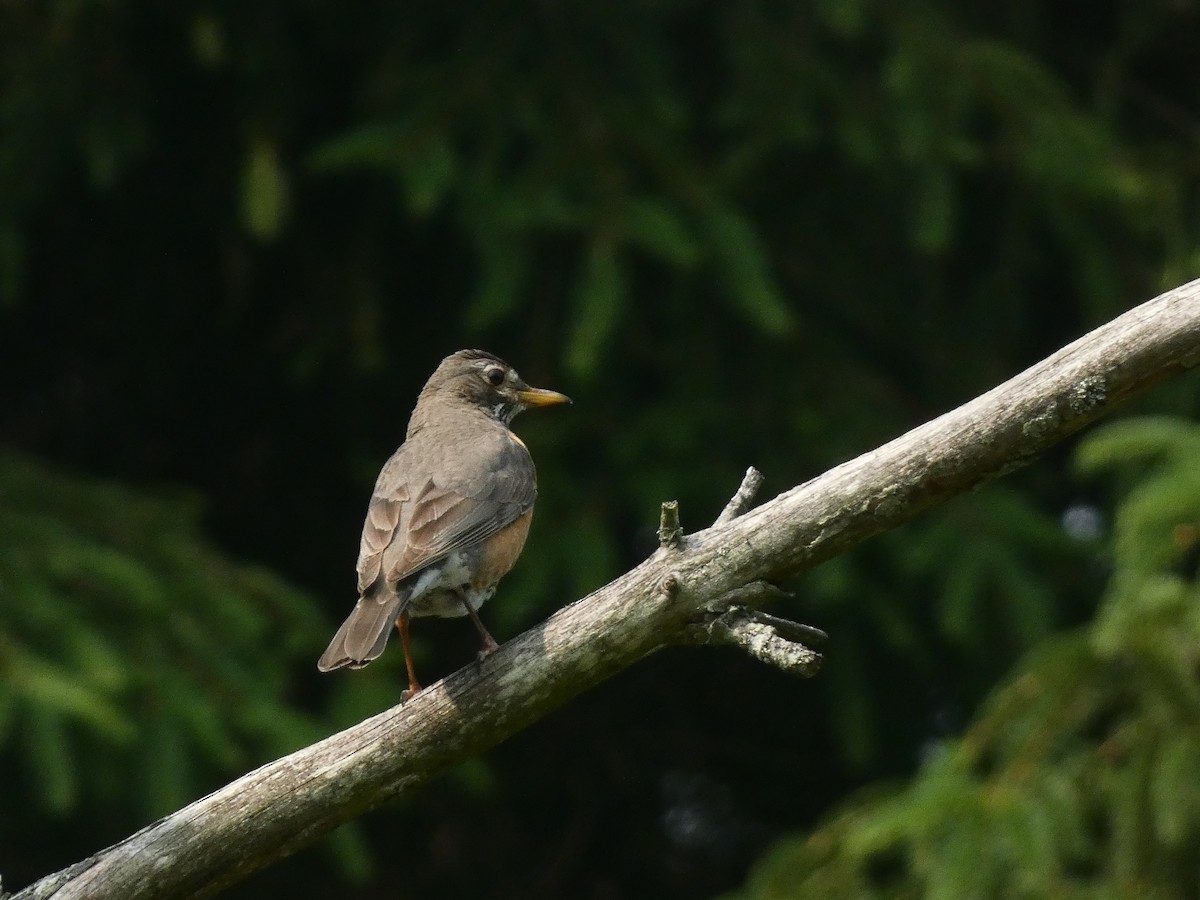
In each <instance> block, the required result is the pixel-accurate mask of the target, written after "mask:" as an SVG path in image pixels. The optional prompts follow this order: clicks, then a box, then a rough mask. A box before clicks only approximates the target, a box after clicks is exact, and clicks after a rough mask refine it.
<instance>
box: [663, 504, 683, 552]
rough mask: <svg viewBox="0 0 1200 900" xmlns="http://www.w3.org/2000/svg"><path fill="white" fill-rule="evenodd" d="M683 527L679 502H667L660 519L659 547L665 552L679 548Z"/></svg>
mask: <svg viewBox="0 0 1200 900" xmlns="http://www.w3.org/2000/svg"><path fill="white" fill-rule="evenodd" d="M682 537H683V527H682V526H681V525H680V524H679V501H678V500H665V501H663V505H662V514H661V515H660V516H659V519H658V545H659V546H660V547H662V548H663V549H664V550H666V549H671V548H674V547H678V546H679V541H680V539H681V538H682Z"/></svg>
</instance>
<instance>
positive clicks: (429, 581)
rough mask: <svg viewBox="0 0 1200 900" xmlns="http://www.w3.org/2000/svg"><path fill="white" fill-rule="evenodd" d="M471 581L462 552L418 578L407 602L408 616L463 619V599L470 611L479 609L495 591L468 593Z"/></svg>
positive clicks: (450, 556)
mask: <svg viewBox="0 0 1200 900" xmlns="http://www.w3.org/2000/svg"><path fill="white" fill-rule="evenodd" d="M470 581H471V572H470V570H469V569H468V567H467V559H466V555H465V554H464V553H462V552H461V551H456V552H454V553H451V554H450V555H449V556H447V557H446V558H445V559H444V560H442V561H441V562H440V563H437V564H435V565H432V566H430V567H429V568H428V569H426V570H425V571H424V572H422V573H421V574H420V575H419V576H417V582H416V584H414V585H413V589H412V594H411V595H410V596H409V600H408V614H409V615H410V616H413V617H416V618H419V617H421V616H439V617H441V618H444V619H455V618H458V617H459V616H465V615H466V614H467V610H466V608H465V607H464V606H463V598H464V597H465V598H466V600H467V602H469V603H470V604H471V608H472V609H479V607H481V606H483V604H484V603H486V602H487V601H488V599H489V598H491V596H492V594H494V593H495V592H496V589H495V588H494V587H493V588H491V589H489V590H486V591H475V590H472V589H471V586H470Z"/></svg>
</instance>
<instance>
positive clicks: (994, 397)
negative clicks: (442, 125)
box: [15, 281, 1200, 900]
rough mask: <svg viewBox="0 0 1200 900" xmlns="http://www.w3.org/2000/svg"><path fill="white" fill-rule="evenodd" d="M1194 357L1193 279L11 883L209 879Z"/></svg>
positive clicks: (420, 779)
mask: <svg viewBox="0 0 1200 900" xmlns="http://www.w3.org/2000/svg"><path fill="white" fill-rule="evenodd" d="M1197 364H1200V281H1193V282H1191V283H1189V284H1186V285H1184V286H1182V287H1179V288H1177V289H1175V290H1173V291H1169V292H1167V293H1165V294H1163V295H1161V296H1159V297H1158V298H1156V299H1154V300H1152V301H1150V302H1148V303H1145V304H1143V305H1142V306H1139V307H1137V308H1136V309H1133V310H1131V311H1130V312H1128V313H1126V314H1125V315H1123V316H1121V317H1119V318H1117V319H1115V320H1114V321H1112V322H1110V323H1109V324H1107V325H1105V326H1103V327H1101V328H1098V329H1097V330H1095V331H1093V332H1092V333H1091V334H1089V335H1087V336H1085V337H1083V338H1081V339H1079V340H1078V341H1076V342H1074V343H1072V344H1070V345H1069V346H1067V347H1065V348H1063V349H1062V350H1060V351H1059V352H1057V353H1055V354H1054V355H1053V356H1051V357H1049V358H1048V359H1046V360H1044V361H1043V362H1041V363H1038V364H1037V365H1035V366H1033V367H1032V368H1030V369H1028V370H1026V371H1025V372H1023V373H1021V374H1020V375H1018V376H1016V377H1015V378H1013V379H1011V380H1009V381H1007V382H1005V383H1004V384H1002V385H1000V386H999V387H996V388H994V389H993V390H991V391H988V392H987V393H986V394H984V395H982V396H981V397H978V398H976V399H975V400H972V401H971V402H969V403H967V404H965V405H964V406H962V407H960V408H958V409H956V410H954V411H953V412H950V413H947V414H945V415H943V416H941V417H939V418H938V419H935V420H934V421H932V422H929V423H927V424H925V425H922V426H921V427H919V428H916V429H914V430H913V431H911V432H909V433H908V434H905V435H903V436H902V437H899V438H897V439H896V440H893V441H892V442H890V443H888V444H886V445H884V446H883V447H880V448H879V449H877V450H874V451H872V452H870V453H866V454H863V455H862V456H860V457H858V458H857V459H853V460H850V461H849V462H846V463H843V464H841V465H839V466H837V467H836V468H834V469H832V470H830V471H829V472H826V473H825V474H824V475H822V476H820V477H818V478H815V479H813V480H812V481H809V482H808V483H806V484H803V485H800V486H798V487H796V488H793V489H791V490H789V491H787V492H785V493H783V494H781V495H779V496H778V497H776V498H774V499H773V500H771V501H769V502H767V503H764V504H762V505H761V506H759V507H757V508H755V509H752V510H749V511H746V512H744V513H743V514H741V515H733V516H731V517H726V516H725V515H723V516H722V518H721V520H720V521H719V524H716V525H714V526H713V527H711V528H708V529H706V530H704V531H701V532H698V533H695V534H691V535H684V536H681V537H679V539H678V540H677V541H674V542H671V543H670V544H669V545H668V546H664V547H660V548H659V549H658V550H657V551H656V552H655V553H654V555H653V556H651V557H650V558H649V559H648V560H646V561H645V562H644V563H642V564H641V565H639V566H638V567H637V568H635V569H633V570H632V571H630V572H628V573H626V574H625V575H622V576H621V577H620V578H618V579H616V580H615V581H613V582H612V583H610V584H608V585H606V586H605V587H603V588H601V589H599V590H597V591H595V592H594V593H592V594H590V595H589V596H587V597H585V598H583V599H582V600H579V601H577V602H575V603H572V604H571V605H570V606H567V607H566V608H565V609H563V610H561V611H559V612H558V613H556V614H555V615H554V616H552V617H551V618H550V619H548V620H547V621H545V622H543V623H542V624H540V625H538V626H536V627H535V628H533V629H531V630H529V631H527V632H526V633H524V634H522V635H521V636H519V637H517V638H515V639H513V640H512V641H509V642H508V643H507V644H505V645H504V646H503V647H501V648H500V649H499V650H498V651H497V652H495V653H493V654H492V655H491V656H489V657H487V658H486V659H484V660H483V661H482V662H480V663H478V664H473V665H470V666H467V667H466V668H464V669H462V670H460V671H459V672H457V673H455V674H454V675H452V676H450V677H449V678H447V679H445V680H444V681H442V682H439V683H438V684H435V685H433V686H432V687H430V688H428V689H426V690H425V691H424V692H422V693H421V694H419V695H417V696H416V697H415V698H413V699H412V700H411V701H410V702H408V703H406V704H404V705H403V706H396V707H394V708H392V709H389V710H387V711H386V712H382V713H380V714H378V715H376V716H373V717H371V718H370V719H367V720H366V721H364V722H362V723H360V724H358V725H355V726H354V727H352V728H349V729H347V730H345V731H343V732H341V733H340V734H335V735H333V736H331V737H329V738H326V739H325V740H323V741H320V742H318V743H316V744H313V745H312V746H309V747H305V748H304V749H302V750H299V751H297V752H295V753H293V754H291V755H290V756H287V757H284V758H283V759H280V760H277V761H275V762H272V763H269V764H268V765H265V766H263V767H262V768H260V769H257V770H256V771H254V772H251V773H250V774H248V775H245V776H244V777H242V778H240V779H238V780H237V781H235V782H233V783H231V784H230V785H228V786H226V787H224V788H222V789H220V790H218V791H216V792H215V793H213V794H210V795H209V796H207V797H205V798H203V799H201V800H198V801H196V802H195V803H192V804H191V805H189V806H187V807H185V808H184V809H182V810H180V811H178V812H176V813H173V814H171V815H169V816H167V817H165V818H163V819H161V820H159V821H158V822H155V823H154V824H153V825H150V826H149V827H147V828H145V829H143V830H142V831H140V832H138V833H137V834H134V835H132V836H131V837H129V838H127V839H126V840H124V841H122V842H120V843H119V844H116V845H114V846H112V847H110V848H108V849H106V850H103V851H101V852H100V853H97V854H96V855H95V856H93V857H91V858H90V859H87V860H84V861H82V862H79V863H76V864H75V865H73V866H71V867H69V868H67V869H65V870H63V871H62V872H58V873H56V874H54V875H50V876H47V877H46V878H43V879H42V880H40V881H39V882H37V883H36V884H34V885H32V886H30V887H28V888H26V889H25V890H23V891H21V892H19V893H17V894H16V895H15V896H16V897H18V898H21V900H26V898H48V897H54V898H82V897H87V898H95V900H104V898H114V900H116V898H120V900H138V898H149V897H154V898H169V897H185V896H195V895H201V896H203V895H208V894H212V893H215V892H217V891H219V890H220V889H221V888H223V887H225V886H227V885H229V884H231V883H233V882H235V881H237V880H238V879H240V878H242V877H244V876H245V875H247V874H249V873H251V872H253V871H255V870H257V869H260V868H262V867H264V866H266V865H268V864H270V863H272V862H274V861H275V860H278V859H280V858H282V857H284V856H287V855H288V854H290V853H292V852H294V851H295V850H297V849H299V848H301V847H303V846H305V845H306V844H309V843H311V842H312V841H314V840H316V839H317V838H318V837H319V836H320V835H322V834H324V833H326V832H327V831H329V830H330V829H332V828H335V827H336V826H338V825H339V824H341V823H343V822H346V821H348V820H350V819H352V818H354V817H355V816H357V815H360V814H361V813H363V812H365V811H367V810H370V809H373V808H375V807H378V806H380V805H382V804H384V803H387V802H390V801H391V800H393V799H395V798H396V797H398V796H399V795H401V794H403V793H405V792H406V791H411V790H413V789H415V788H417V787H418V786H420V785H421V784H423V783H424V782H426V781H427V780H429V779H430V778H432V777H434V776H435V775H437V774H438V773H439V772H441V771H443V770H445V769H446V768H448V767H450V766H453V765H455V764H456V763H459V762H461V761H463V760H465V759H467V758H469V757H472V756H475V755H477V754H479V753H481V752H483V751H484V750H486V749H487V748H489V747H491V746H493V745H495V744H497V743H499V742H500V741H502V740H504V739H505V738H507V737H509V736H510V735H512V734H514V733H515V732H517V731H519V730H520V729H522V728H524V727H525V726H526V725H528V724H530V723H531V722H533V721H535V720H537V719H539V718H541V717H542V716H545V715H546V714H547V713H548V712H550V711H551V710H552V709H554V708H555V707H557V706H559V705H560V704H562V703H564V702H565V701H567V700H568V699H570V698H571V697H573V696H575V695H576V694H579V693H581V692H582V691H585V690H587V689H589V688H591V687H593V686H595V685H596V684H598V683H599V682H601V681H603V680H604V679H605V678H607V677H609V676H610V675H612V674H614V673H616V672H618V671H620V670H621V669H623V668H625V667H627V666H629V665H632V664H633V663H634V662H636V661H637V660H639V659H640V658H642V657H643V656H645V655H647V654H649V653H652V652H653V651H655V650H657V649H658V648H660V647H663V646H666V645H670V644H676V643H684V642H691V641H695V640H696V629H697V627H698V626H704V625H705V624H706V623H712V622H714V621H725V622H726V624H727V625H728V624H729V620H721V619H720V617H721V616H722V615H724V614H725V613H726V612H728V611H729V609H730V607H731V606H732V605H733V604H735V603H736V604H737V605H738V606H739V607H740V608H746V607H747V605H749V606H753V605H755V604H757V603H761V602H763V600H764V599H766V598H769V597H770V596H772V595H773V594H774V593H776V592H775V591H773V590H771V589H770V583H771V582H773V581H778V580H780V579H783V578H786V577H791V576H794V575H796V574H797V573H799V572H802V571H804V570H805V569H807V568H810V567H812V566H814V565H816V564H817V563H819V562H821V561H822V560H825V559H828V558H830V557H832V556H834V555H836V554H839V553H841V552H844V551H845V550H847V549H848V548H850V547H852V546H854V545H856V544H859V543H861V542H862V541H864V540H866V539H867V538H868V537H870V536H872V535H874V534H877V533H879V532H881V531H884V530H886V529H889V528H893V527H895V526H896V525H899V524H900V523H902V522H904V521H906V520H907V519H910V518H912V517H913V516H915V515H917V514H918V513H920V512H921V511H923V510H925V509H927V508H929V507H931V506H933V505H935V504H937V503H941V502H944V501H946V500H948V499H949V498H951V497H953V496H955V495H957V494H959V493H962V492H963V491H966V490H968V489H970V488H972V487H974V486H976V485H978V484H980V483H982V482H985V481H988V480H990V479H992V478H995V477H997V476H999V475H1003V474H1005V473H1006V472H1009V471H1012V470H1013V469H1016V468H1018V467H1020V466H1023V465H1026V464H1028V463H1029V462H1031V461H1033V460H1034V459H1036V458H1037V456H1038V455H1039V454H1041V453H1042V452H1043V451H1045V450H1046V449H1047V448H1048V447H1050V446H1052V445H1053V444H1055V443H1056V442H1058V441H1060V440H1062V439H1063V438H1065V437H1066V436H1068V435H1070V434H1071V433H1073V432H1075V431H1076V430H1078V429H1079V428H1081V427H1083V426H1084V425H1086V424H1088V423H1089V422H1092V421H1094V420H1095V419H1096V418H1098V417H1099V416H1101V415H1102V414H1104V413H1106V412H1108V411H1109V410H1110V409H1112V408H1113V407H1114V406H1115V405H1116V404H1117V403H1119V402H1120V401H1122V400H1125V399H1127V398H1129V397H1131V396H1134V395H1136V394H1138V393H1140V392H1142V391H1145V390H1146V389H1147V388H1149V387H1151V386H1152V385H1155V384H1157V383H1159V382H1161V381H1163V380H1164V379H1167V378H1170V377H1173V376H1175V375H1178V374H1179V373H1181V372H1182V371H1184V370H1186V369H1188V368H1191V367H1194V366H1196V365H1197ZM748 493H752V491H749V492H748ZM748 503H749V499H748V498H745V499H743V500H741V501H736V498H735V501H731V506H732V508H733V510H734V512H735V513H736V512H738V511H741V509H742V508H744V507H745V506H747V505H748ZM775 624H776V625H778V624H779V623H778V622H776V623H775ZM737 627H739V628H740V627H741V626H740V625H738V626H737ZM772 627H774V626H772ZM710 630H711V629H710ZM786 630H787V629H786V628H783V629H782V630H781V629H776V633H777V634H782V632H783V631H786ZM797 633H800V634H804V633H805V632H803V630H801V631H799V632H797ZM794 637H795V635H791V636H787V635H785V639H786V640H792V639H793V638H794ZM733 641H734V642H735V643H736V642H739V641H740V642H741V643H747V642H746V641H744V640H741V639H740V638H735V639H733ZM775 649H778V648H775ZM772 652H774V651H772ZM767 655H768V656H769V655H771V654H770V653H768V654H767ZM785 655H786V654H785ZM795 664H796V665H798V666H799V668H800V669H801V670H804V671H806V670H807V669H806V668H805V666H804V665H803V661H796V663H795ZM347 677H353V676H352V675H351V676H347ZM397 687H398V688H399V686H397Z"/></svg>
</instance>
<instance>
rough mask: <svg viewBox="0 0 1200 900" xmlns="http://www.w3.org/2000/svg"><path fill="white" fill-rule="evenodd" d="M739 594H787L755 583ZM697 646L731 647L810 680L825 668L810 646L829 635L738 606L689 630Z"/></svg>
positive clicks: (761, 583)
mask: <svg viewBox="0 0 1200 900" xmlns="http://www.w3.org/2000/svg"><path fill="white" fill-rule="evenodd" d="M768 589H770V590H768ZM735 593H738V594H739V595H748V594H750V593H753V594H755V595H758V597H759V599H760V600H761V595H763V594H764V593H766V594H768V595H772V596H774V595H778V594H782V593H783V592H782V591H780V590H779V589H778V588H775V587H774V585H770V584H768V583H767V582H754V583H753V584H749V585H746V586H745V587H744V588H740V589H739V591H737V592H735ZM687 636H688V638H689V639H690V640H691V641H693V642H694V643H697V644H729V645H731V646H734V647H737V648H738V649H740V650H742V651H744V652H746V653H748V654H750V655H751V656H752V657H754V658H755V659H757V660H759V661H760V662H764V663H767V664H768V665H771V666H774V667H775V668H777V669H781V670H783V671H785V672H790V673H792V674H794V675H800V676H802V677H805V678H808V677H811V676H813V675H815V674H816V673H817V670H818V669H819V668H820V667H821V654H820V653H818V652H817V651H815V650H813V649H812V648H811V647H809V646H808V643H819V642H821V641H824V640H826V638H827V635H826V634H825V632H823V631H821V630H820V629H819V628H813V627H812V626H811V625H801V624H800V623H799V622H792V621H789V620H787V619H781V618H779V617H778V616H771V615H767V614H766V613H763V612H759V611H758V610H757V609H754V608H752V607H749V606H742V605H734V606H730V607H728V608H727V609H725V610H724V611H723V612H716V613H711V614H710V615H709V617H707V618H706V619H705V620H704V621H703V622H698V623H697V624H695V625H693V626H691V627H690V628H689V629H688V630H687Z"/></svg>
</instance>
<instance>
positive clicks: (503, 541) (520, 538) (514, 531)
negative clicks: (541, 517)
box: [471, 509, 533, 590]
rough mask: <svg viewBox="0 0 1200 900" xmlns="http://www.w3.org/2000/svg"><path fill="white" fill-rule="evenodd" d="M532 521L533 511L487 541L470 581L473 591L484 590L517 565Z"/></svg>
mask: <svg viewBox="0 0 1200 900" xmlns="http://www.w3.org/2000/svg"><path fill="white" fill-rule="evenodd" d="M532 520H533V510H532V509H531V510H529V511H528V512H526V513H522V514H521V515H520V516H518V517H517V519H516V521H514V522H513V523H512V524H511V525H509V526H507V527H506V528H504V529H502V530H501V531H498V532H496V533H495V534H493V535H492V536H491V537H490V538H488V540H487V545H486V546H485V547H484V549H483V555H482V556H481V557H480V559H479V567H478V568H477V569H476V570H475V577H474V578H473V579H471V587H472V588H474V589H475V590H486V589H487V588H489V587H492V586H493V585H495V583H496V582H497V581H499V580H500V579H501V578H503V577H504V576H505V575H507V574H508V571H509V569H511V568H512V567H513V566H514V565H516V563H517V557H519V556H520V555H521V549H522V548H523V547H524V546H525V538H526V537H527V536H528V534H529V523H530V522H531V521H532Z"/></svg>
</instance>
